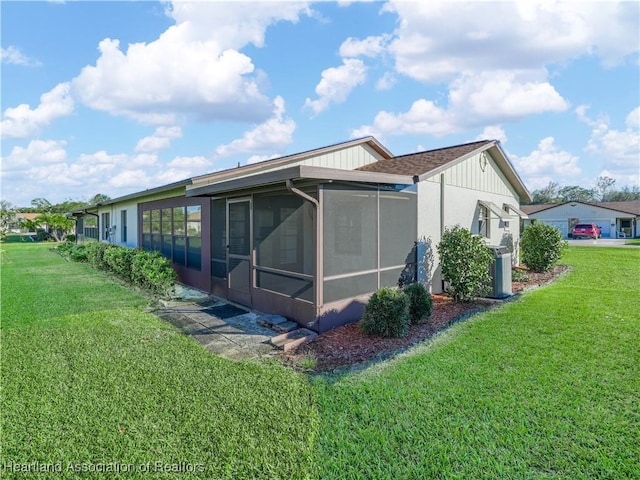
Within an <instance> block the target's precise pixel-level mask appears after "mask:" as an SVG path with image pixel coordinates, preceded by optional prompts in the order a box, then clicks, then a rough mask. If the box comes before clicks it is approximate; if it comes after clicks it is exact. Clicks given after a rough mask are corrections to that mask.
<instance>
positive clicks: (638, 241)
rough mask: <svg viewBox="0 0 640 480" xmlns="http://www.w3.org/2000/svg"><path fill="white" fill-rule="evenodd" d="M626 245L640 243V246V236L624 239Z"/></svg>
mask: <svg viewBox="0 0 640 480" xmlns="http://www.w3.org/2000/svg"><path fill="white" fill-rule="evenodd" d="M624 244H625V245H639V246H640V238H630V239H628V240H625V241H624Z"/></svg>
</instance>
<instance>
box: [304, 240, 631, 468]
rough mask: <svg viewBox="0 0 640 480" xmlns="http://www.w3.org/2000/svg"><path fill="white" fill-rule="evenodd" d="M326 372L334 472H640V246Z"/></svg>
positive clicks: (586, 257) (321, 460)
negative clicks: (360, 366) (404, 349)
mask: <svg viewBox="0 0 640 480" xmlns="http://www.w3.org/2000/svg"><path fill="white" fill-rule="evenodd" d="M564 261H565V262H566V263H569V264H570V265H572V266H573V272H572V273H571V274H570V275H568V276H566V277H564V278H563V279H561V280H559V281H558V282H557V283H556V284H554V285H552V286H549V287H546V288H543V289H540V290H537V291H535V292H532V293H529V294H527V295H526V296H525V298H523V299H521V300H519V301H517V302H514V303H511V304H508V305H506V306H504V307H503V308H500V309H498V310H495V311H492V312H489V313H485V314H482V315H479V316H477V317H475V318H473V319H472V320H470V321H467V322H464V323H462V324H458V325H456V326H454V327H453V328H451V329H450V330H449V331H447V332H446V333H444V334H442V335H440V336H438V337H437V338H436V339H435V340H434V341H433V342H431V343H429V344H428V345H423V346H421V347H419V348H417V349H415V350H414V351H412V352H410V353H409V354H406V355H404V356H402V357H401V358H398V359H396V360H393V361H390V362H386V363H383V364H381V365H378V366H375V367H372V368H369V369H367V370H365V371H363V372H360V373H356V374H351V375H346V376H340V377H336V378H331V377H327V378H321V379H317V380H316V381H315V389H316V394H315V395H316V401H317V404H318V408H319V411H320V417H321V419H322V421H321V432H320V436H319V439H318V452H319V453H318V455H317V458H316V462H315V463H316V467H317V474H318V477H321V478H460V479H467V478H474V479H476V478H523V479H524V478H531V479H534V478H535V479H538V478H554V479H555V478H566V479H580V478H610V479H622V478H629V479H631V478H640V449H639V447H638V445H640V401H639V399H640V295H639V292H640V252H638V251H635V250H629V249H593V248H571V249H570V250H569V252H568V254H567V255H566V256H565V258H564Z"/></svg>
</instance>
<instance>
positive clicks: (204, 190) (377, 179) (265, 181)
mask: <svg viewBox="0 0 640 480" xmlns="http://www.w3.org/2000/svg"><path fill="white" fill-rule="evenodd" d="M294 179H305V180H320V181H323V180H324V181H345V182H361V183H382V184H390V185H395V184H401V185H412V184H413V177H411V176H407V175H390V174H384V173H378V172H362V171H356V170H339V169H335V168H323V167H311V166H308V165H296V166H293V167H289V168H284V169H281V170H274V171H269V172H265V173H263V174H259V175H250V176H248V177H242V178H237V179H233V180H228V181H226V182H219V183H215V184H210V185H194V186H193V187H192V188H189V189H187V191H186V196H187V197H196V196H201V195H213V194H220V193H223V192H231V191H235V190H245V189H250V188H255V187H259V186H264V185H269V184H273V183H278V182H284V181H286V180H294Z"/></svg>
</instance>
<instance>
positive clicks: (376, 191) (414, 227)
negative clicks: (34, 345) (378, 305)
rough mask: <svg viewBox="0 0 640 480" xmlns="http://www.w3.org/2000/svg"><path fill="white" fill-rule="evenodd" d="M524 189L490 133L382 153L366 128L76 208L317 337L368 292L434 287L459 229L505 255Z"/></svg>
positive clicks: (515, 234)
mask: <svg viewBox="0 0 640 480" xmlns="http://www.w3.org/2000/svg"><path fill="white" fill-rule="evenodd" d="M530 199H531V197H530V194H529V192H528V191H527V189H526V187H525V186H524V184H523V183H522V181H521V179H520V177H519V176H518V174H517V173H516V171H515V170H514V168H513V166H512V165H511V163H510V162H509V160H508V158H507V157H506V155H505V153H504V152H503V150H502V149H501V147H500V144H499V142H497V141H490V140H486V141H479V142H473V143H468V144H464V145H458V146H454V147H449V148H443V149H438V150H430V151H427V152H420V153H414V154H409V155H404V156H399V157H398V156H393V155H392V154H391V153H390V152H389V151H388V150H387V149H386V148H385V147H384V146H383V145H382V144H380V143H379V142H378V141H377V140H376V139H375V138H373V137H366V138H362V139H357V140H352V141H349V142H344V143H339V144H336V145H331V146H327V147H323V148H319V149H315V150H310V151H307V152H302V153H298V154H294V155H289V156H286V157H281V158H277V159H273V160H268V161H264V162H260V163H257V164H253V165H247V166H242V167H238V168H233V169H229V170H224V171H220V172H214V173H211V174H208V175H203V176H199V177H194V178H190V179H187V180H183V181H180V182H176V183H173V184H170V185H166V186H163V187H158V188H155V189H151V190H146V191H143V192H138V193H135V194H132V195H128V196H125V197H120V198H117V199H113V200H109V201H107V202H104V203H102V204H99V205H96V206H94V207H92V208H89V209H86V210H84V211H82V212H76V215H77V216H78V217H79V218H84V217H86V216H93V217H94V218H96V219H97V220H98V224H99V228H98V230H99V233H100V240H102V241H108V242H112V243H116V244H121V245H127V246H130V247H136V246H139V247H142V248H145V249H149V250H158V251H160V252H162V254H163V255H165V256H166V257H168V258H170V259H171V260H172V262H173V265H174V267H175V269H176V271H177V273H178V276H179V279H180V280H181V281H182V282H184V283H186V284H188V285H192V286H195V287H197V288H200V289H202V290H205V291H209V292H212V293H214V294H215V295H218V296H220V297H222V298H226V299H229V300H231V301H234V302H237V303H240V304H243V305H246V306H249V307H252V308H254V309H257V310H261V311H265V312H269V313H276V314H280V315H283V316H286V317H288V318H290V319H293V320H295V321H297V322H298V323H300V324H302V325H305V326H307V327H308V328H311V329H313V330H315V331H318V332H322V331H326V330H328V329H331V328H334V327H336V326H338V325H342V324H345V323H348V322H351V321H354V320H358V319H359V318H360V316H361V314H362V311H363V308H364V305H365V303H366V301H367V299H368V297H369V296H370V295H371V293H373V292H375V291H376V290H377V289H378V288H380V287H383V286H395V285H398V284H399V283H407V282H411V281H415V280H416V279H418V280H419V281H421V282H423V283H425V284H427V285H429V286H430V288H431V290H432V291H433V292H441V291H442V287H443V285H442V281H441V278H440V269H439V265H438V256H437V252H436V251H435V250H436V249H435V245H436V244H437V243H438V242H439V241H440V238H441V235H442V232H443V231H444V229H445V227H447V226H453V225H456V224H460V225H462V226H465V227H466V228H469V229H470V230H471V231H472V232H474V233H476V234H478V235H482V236H483V237H484V238H485V239H486V241H487V243H488V244H491V245H505V246H508V247H509V248H510V249H511V250H517V248H518V244H519V230H520V219H521V218H524V217H526V215H525V214H524V213H523V212H522V211H521V210H520V202H521V201H530Z"/></svg>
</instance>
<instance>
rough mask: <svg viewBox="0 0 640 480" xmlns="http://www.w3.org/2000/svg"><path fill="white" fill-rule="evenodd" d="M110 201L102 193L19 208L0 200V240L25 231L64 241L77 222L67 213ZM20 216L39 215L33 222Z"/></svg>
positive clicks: (37, 201)
mask: <svg viewBox="0 0 640 480" xmlns="http://www.w3.org/2000/svg"><path fill="white" fill-rule="evenodd" d="M107 200H110V197H109V196H107V195H104V194H102V193H98V194H96V195H94V196H93V197H91V198H90V199H88V200H70V199H69V200H65V201H63V202H60V203H55V204H54V203H51V202H50V201H49V200H47V199H46V198H34V199H33V200H31V206H30V207H16V206H14V205H13V204H11V203H10V202H8V201H6V200H0V237H4V236H5V235H6V234H7V233H8V232H9V231H11V230H14V229H22V230H26V231H28V232H36V233H38V237H39V238H40V237H43V238H46V237H49V236H50V237H51V238H53V239H54V240H56V241H58V242H60V241H62V240H64V239H65V237H66V236H67V234H68V233H69V232H71V231H72V230H73V227H74V225H75V220H74V219H72V218H69V217H67V214H69V213H70V212H73V211H75V210H81V209H83V208H86V207H88V206H90V205H96V204H98V203H101V202H105V201H107ZM18 213H37V214H38V215H37V216H36V217H35V218H33V219H28V218H18V215H17V214H18Z"/></svg>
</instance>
